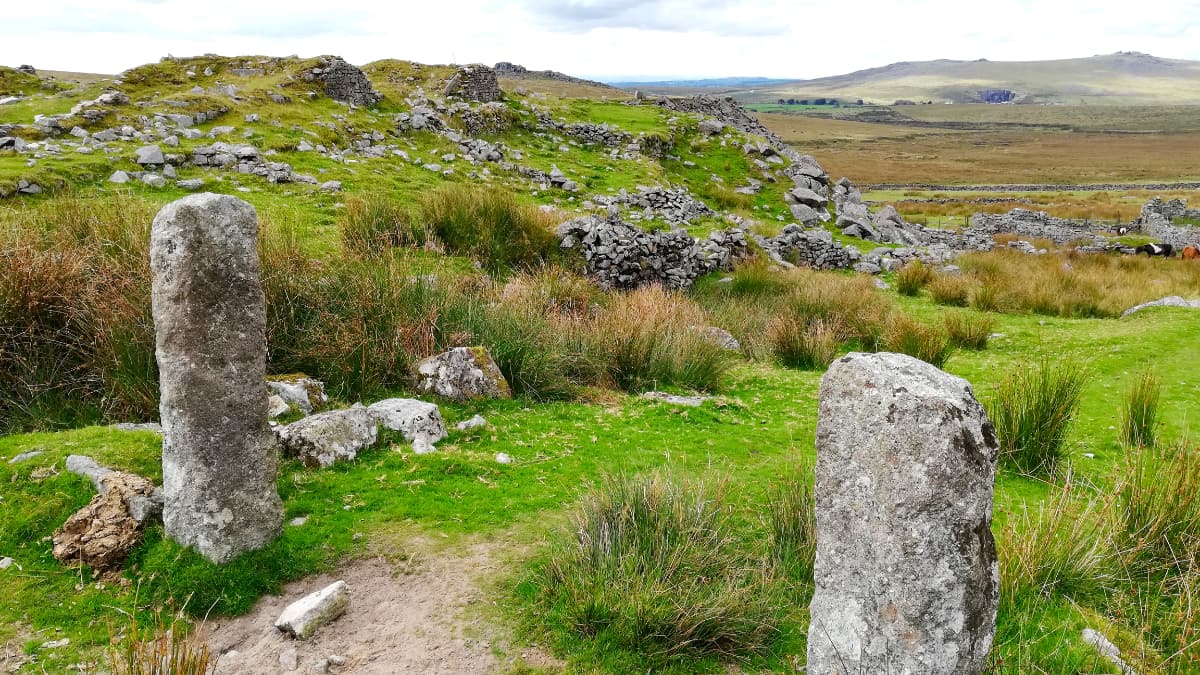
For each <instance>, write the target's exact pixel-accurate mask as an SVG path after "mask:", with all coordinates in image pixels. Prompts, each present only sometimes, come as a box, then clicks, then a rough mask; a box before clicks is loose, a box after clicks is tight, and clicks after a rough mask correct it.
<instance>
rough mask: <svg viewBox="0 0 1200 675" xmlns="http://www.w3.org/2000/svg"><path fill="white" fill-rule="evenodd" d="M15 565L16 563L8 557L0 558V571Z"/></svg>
mask: <svg viewBox="0 0 1200 675" xmlns="http://www.w3.org/2000/svg"><path fill="white" fill-rule="evenodd" d="M14 564H16V561H15V560H13V559H12V558H9V557H8V556H5V557H3V558H0V570H6V569H8V568H10V567H12V566H13V565H14Z"/></svg>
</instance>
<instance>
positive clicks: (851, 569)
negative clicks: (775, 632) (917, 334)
mask: <svg viewBox="0 0 1200 675" xmlns="http://www.w3.org/2000/svg"><path fill="white" fill-rule="evenodd" d="M996 453H997V444H996V434H995V430H994V429H993V427H992V424H991V422H989V421H988V419H987V415H986V413H985V412H984V410H983V407H982V406H981V405H980V404H979V402H978V401H976V400H975V396H974V394H973V393H972V392H971V385H970V384H968V383H967V381H966V380H963V379H961V378H958V377H954V376H953V375H949V374H947V373H944V372H942V371H940V370H938V369H937V368H935V367H933V366H931V365H929V364H928V363H925V362H924V361H918V360H917V359H914V358H912V357H909V356H904V355H902V354H857V353H856V354H850V355H848V356H846V357H844V358H841V359H838V360H837V361H835V362H834V363H833V365H831V366H830V367H829V371H828V372H827V373H825V376H824V377H823V378H822V379H821V393H820V412H819V416H818V420H817V467H816V484H815V492H816V519H817V560H816V570H815V577H816V592H815V594H814V596H813V599H812V605H811V607H810V609H811V625H810V628H809V632H808V672H809V673H813V674H816V675H824V674H826V673H839V674H842V675H851V674H857V673H913V674H917V673H920V674H922V675H925V674H936V673H982V672H983V671H984V668H985V667H986V666H987V661H988V653H989V651H990V650H991V646H992V639H993V637H994V636H995V626H996V607H997V603H998V600H999V594H998V593H999V579H1000V571H999V566H998V564H997V561H996V546H995V542H994V541H993V539H992V531H991V522H992V489H993V484H994V482H995V475H996Z"/></svg>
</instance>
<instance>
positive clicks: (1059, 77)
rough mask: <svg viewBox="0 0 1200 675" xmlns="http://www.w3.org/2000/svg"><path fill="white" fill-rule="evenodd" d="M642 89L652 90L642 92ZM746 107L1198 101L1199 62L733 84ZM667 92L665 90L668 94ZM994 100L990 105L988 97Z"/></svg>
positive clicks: (1093, 61)
mask: <svg viewBox="0 0 1200 675" xmlns="http://www.w3.org/2000/svg"><path fill="white" fill-rule="evenodd" d="M643 88H644V89H650V88H648V87H643ZM723 91H724V93H726V94H729V95H732V96H734V97H735V98H737V99H739V100H741V101H743V102H745V103H774V102H777V101H778V100H779V99H797V100H812V99H816V98H836V99H838V100H839V101H856V100H858V99H863V100H864V101H865V102H867V103H875V104H891V103H893V102H895V101H897V100H909V101H916V102H922V101H932V102H934V103H947V102H953V103H980V102H1013V103H1057V104H1070V105H1079V104H1088V105H1094V104H1106V105H1169V104H1197V103H1200V62H1198V61H1185V60H1179V59H1164V58H1159V57H1156V56H1151V55H1149V54H1141V53H1138V52H1118V53H1116V54H1107V55H1103V56H1092V57H1088V58H1080V59H1059V60H1054V61H988V60H984V59H981V60H978V61H952V60H946V59H940V60H936V61H919V62H900V63H893V64H891V65H888V66H883V67H880V68H870V69H867V70H860V71H857V72H853V73H849V74H846V75H837V76H834V77H825V78H820V79H815V80H797V81H793V82H789V83H786V84H775V85H769V86H761V85H757V86H753V87H737V88H734V87H730V88H726V89H724V90H723ZM664 93H667V92H664ZM989 97H990V99H991V100H990V101H988V100H987V99H988V98H989Z"/></svg>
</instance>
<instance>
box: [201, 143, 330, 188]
mask: <svg viewBox="0 0 1200 675" xmlns="http://www.w3.org/2000/svg"><path fill="white" fill-rule="evenodd" d="M192 164H194V165H196V166H210V167H214V168H220V169H236V170H237V172H238V173H241V174H251V175H254V176H259V177H262V178H266V179H267V180H268V181H269V182H271V183H311V184H314V185H315V184H316V182H317V179H315V178H312V177H310V176H304V175H302V174H297V173H295V172H293V171H292V167H291V165H290V164H287V163H285V162H269V161H267V160H266V159H264V158H263V156H262V152H261V151H259V149H258V148H256V147H254V146H253V145H231V144H229V143H224V142H220V141H218V142H216V143H213V144H212V145H202V146H199V147H197V148H196V149H195V150H193V151H192Z"/></svg>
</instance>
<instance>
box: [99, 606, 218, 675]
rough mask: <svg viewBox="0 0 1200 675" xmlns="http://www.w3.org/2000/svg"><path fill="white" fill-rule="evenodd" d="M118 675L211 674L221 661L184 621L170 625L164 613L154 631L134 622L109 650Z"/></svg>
mask: <svg viewBox="0 0 1200 675" xmlns="http://www.w3.org/2000/svg"><path fill="white" fill-rule="evenodd" d="M109 659H110V661H111V662H112V668H113V672H114V673H116V675H209V673H212V672H215V670H216V665H217V659H216V657H215V655H214V654H212V652H210V651H209V648H208V645H207V644H206V643H205V642H204V640H203V639H202V638H201V637H200V636H199V635H198V634H197V633H195V632H190V631H189V630H188V627H187V626H186V625H183V624H182V622H172V623H171V624H170V625H168V624H167V622H166V621H165V620H164V619H163V618H162V616H161V612H159V615H158V616H157V617H156V620H155V623H154V625H153V626H151V627H150V628H145V627H142V626H141V625H139V624H138V621H137V619H136V617H135V618H134V619H132V620H131V621H130V626H129V630H128V633H127V634H126V635H125V637H124V639H123V640H121V642H120V643H119V644H117V645H114V646H113V647H111V648H110V649H109Z"/></svg>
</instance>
